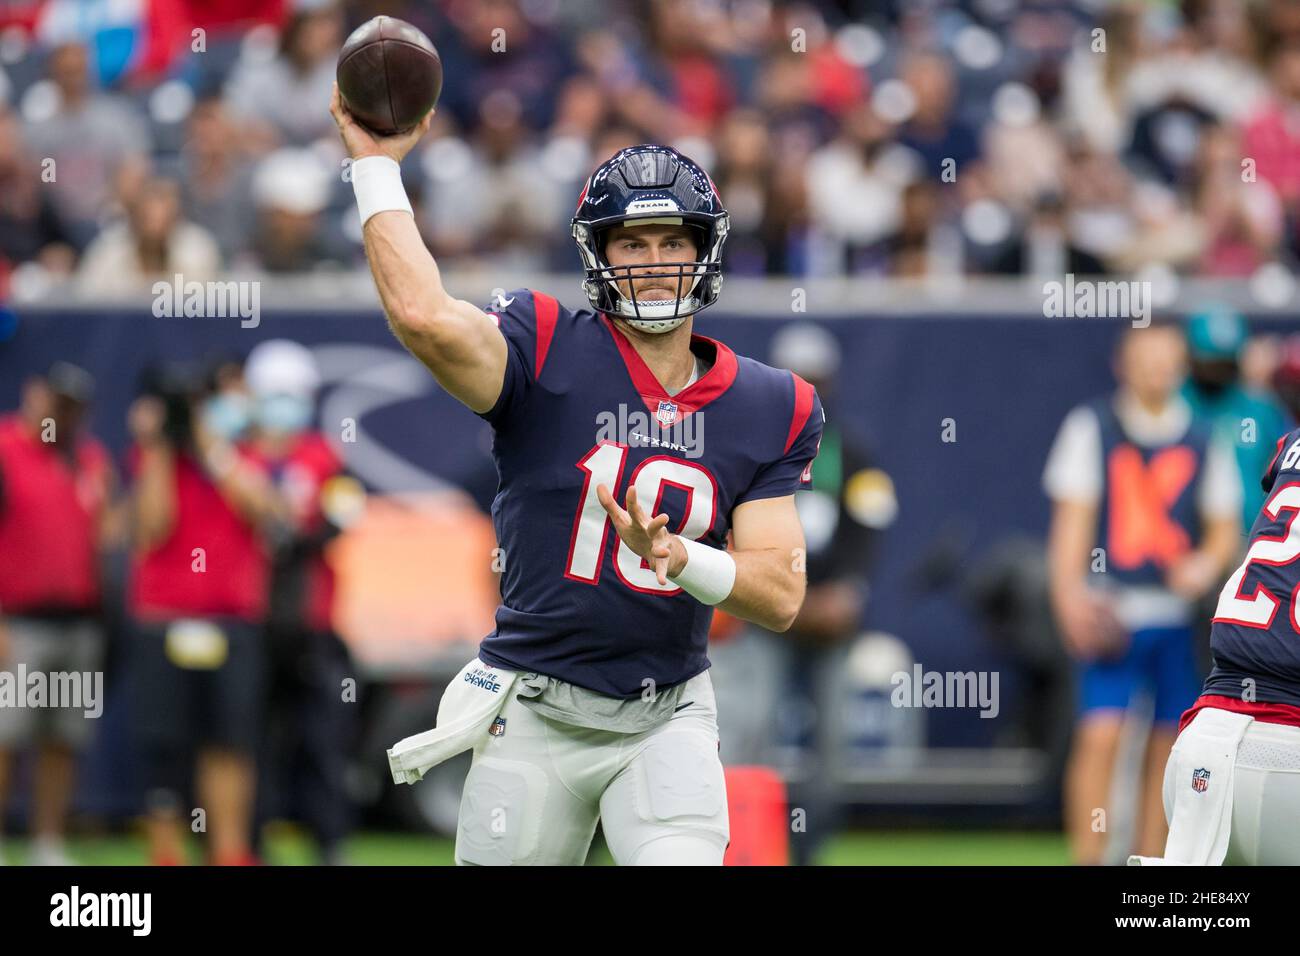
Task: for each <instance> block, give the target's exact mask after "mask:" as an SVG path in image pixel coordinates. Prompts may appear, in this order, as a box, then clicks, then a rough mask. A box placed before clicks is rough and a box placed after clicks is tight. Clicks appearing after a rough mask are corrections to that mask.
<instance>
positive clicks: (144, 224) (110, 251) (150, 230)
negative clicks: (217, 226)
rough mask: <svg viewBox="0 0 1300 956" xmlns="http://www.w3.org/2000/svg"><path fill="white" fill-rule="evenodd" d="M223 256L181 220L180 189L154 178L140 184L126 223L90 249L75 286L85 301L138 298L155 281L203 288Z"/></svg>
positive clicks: (207, 236)
mask: <svg viewBox="0 0 1300 956" xmlns="http://www.w3.org/2000/svg"><path fill="white" fill-rule="evenodd" d="M220 267H221V253H220V250H218V248H217V244H216V241H215V240H214V239H213V238H212V236H211V234H210V233H209V232H208V231H207V230H206V229H204V228H203V227H202V226H199V225H196V224H195V223H192V222H187V221H185V220H184V219H182V218H181V200H180V186H179V184H178V183H176V181H175V180H171V179H163V178H161V177H155V178H152V179H148V180H146V181H145V182H144V183H142V184H141V185H140V187H139V189H138V191H137V192H136V193H135V195H134V196H132V198H131V200H130V202H129V203H128V206H127V216H126V220H125V221H124V222H120V223H118V224H117V225H113V226H109V227H108V228H107V229H105V230H104V231H103V232H102V233H100V235H99V238H97V239H96V240H95V241H94V242H92V243H91V244H90V248H89V249H87V250H86V255H85V257H84V258H83V259H82V261H81V267H80V269H79V270H78V273H77V281H78V283H79V285H80V286H81V289H82V290H83V291H84V292H85V293H86V294H88V295H121V294H124V293H130V292H138V291H140V290H141V289H142V288H145V287H147V286H148V285H149V283H151V282H153V281H154V280H157V279H163V280H166V281H168V282H170V281H172V276H174V275H176V274H177V273H179V274H181V275H183V276H184V277H185V281H187V282H189V281H197V282H206V281H208V280H209V279H213V278H215V277H216V275H217V273H218V271H219V269H220Z"/></svg>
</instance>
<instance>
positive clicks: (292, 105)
mask: <svg viewBox="0 0 1300 956" xmlns="http://www.w3.org/2000/svg"><path fill="white" fill-rule="evenodd" d="M343 40H344V37H343V18H342V15H341V13H340V12H339V9H338V7H337V5H336V4H334V3H333V2H330V0H324V2H319V3H315V4H310V5H307V4H303V5H299V7H298V9H297V10H296V11H295V12H294V14H293V16H291V17H290V18H289V22H288V23H287V24H286V25H285V27H284V31H283V32H282V33H281V34H280V39H279V49H278V50H276V51H274V52H273V51H272V50H270V49H268V48H267V47H266V46H264V45H260V44H259V45H256V46H250V45H248V44H246V45H245V49H244V53H243V56H242V57H241V58H240V60H239V62H238V63H236V64H235V68H234V70H233V72H232V73H231V76H230V81H229V83H228V84H227V86H226V99H227V101H228V102H229V104H230V109H231V112H232V113H233V115H234V116H235V117H236V119H237V120H238V121H239V122H241V123H242V124H243V126H244V130H243V135H244V136H248V137H251V138H252V140H253V142H254V143H256V144H257V145H258V146H260V147H261V148H262V149H269V148H272V147H274V146H275V145H277V144H280V143H284V144H287V145H293V146H304V145H306V144H308V143H310V142H311V141H312V140H314V139H317V138H319V137H329V136H332V135H333V133H334V120H333V119H332V118H331V117H330V115H329V109H328V107H329V101H330V91H331V90H332V89H333V86H334V71H335V68H336V66H337V63H338V55H339V48H340V47H341V46H342V45H343Z"/></svg>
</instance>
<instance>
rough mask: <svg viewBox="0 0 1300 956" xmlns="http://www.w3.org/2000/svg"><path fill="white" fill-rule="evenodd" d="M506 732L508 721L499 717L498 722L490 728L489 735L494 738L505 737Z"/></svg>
mask: <svg viewBox="0 0 1300 956" xmlns="http://www.w3.org/2000/svg"><path fill="white" fill-rule="evenodd" d="M505 732H506V719H505V718H504V717H498V718H497V719H496V720H494V721H492V726H491V727H489V728H488V733H490V734H491V735H492V736H493V737H503V736H505Z"/></svg>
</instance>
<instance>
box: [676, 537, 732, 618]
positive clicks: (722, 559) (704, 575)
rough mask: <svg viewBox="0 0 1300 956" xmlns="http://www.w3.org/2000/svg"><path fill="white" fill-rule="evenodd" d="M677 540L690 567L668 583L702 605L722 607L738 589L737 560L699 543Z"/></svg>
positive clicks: (687, 566)
mask: <svg viewBox="0 0 1300 956" xmlns="http://www.w3.org/2000/svg"><path fill="white" fill-rule="evenodd" d="M677 540H679V541H680V542H681V543H682V547H684V548H685V549H686V567H684V568H682V570H681V573H680V574H678V575H677V577H675V578H673V577H670V578H669V579H668V580H669V581H672V582H673V583H674V584H676V585H677V586H678V587H680V588H681V589H682V590H683V591H685V592H686V593H687V594H689V595H690V596H691V597H693V598H695V599H696V600H697V601H699V602H700V603H701V604H710V605H712V604H721V603H722V602H723V601H725V600H726V599H727V598H728V597H729V596H730V595H731V589H732V588H733V587H735V586H736V559H735V558H733V557H732V556H731V555H729V554H727V552H725V551H722V550H720V549H718V548H711V547H709V546H708V545H707V544H700V542H698V541H690V540H688V539H687V538H678V539H677Z"/></svg>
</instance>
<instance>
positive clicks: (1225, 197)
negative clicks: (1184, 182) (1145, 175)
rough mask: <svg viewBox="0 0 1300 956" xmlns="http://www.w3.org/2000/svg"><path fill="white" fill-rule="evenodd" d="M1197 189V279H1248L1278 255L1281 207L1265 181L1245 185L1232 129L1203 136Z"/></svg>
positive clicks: (1210, 130)
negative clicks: (1200, 226)
mask: <svg viewBox="0 0 1300 956" xmlns="http://www.w3.org/2000/svg"><path fill="white" fill-rule="evenodd" d="M1193 189H1194V190H1195V192H1194V200H1193V201H1194V202H1195V205H1196V211H1197V213H1198V215H1199V217H1200V218H1201V220H1202V222H1203V223H1204V231H1205V248H1204V252H1203V253H1202V255H1201V260H1200V265H1199V267H1198V270H1197V271H1198V273H1199V274H1201V275H1205V276H1224V277H1236V278H1247V277H1249V276H1250V275H1252V274H1253V273H1254V272H1255V270H1256V269H1258V268H1259V267H1260V266H1261V265H1263V264H1264V263H1265V262H1268V261H1270V260H1271V259H1273V258H1274V257H1275V256H1276V255H1277V250H1278V246H1279V244H1280V242H1281V239H1282V234H1283V228H1284V222H1283V210H1282V206H1281V203H1279V202H1278V198H1277V194H1276V193H1274V192H1273V188H1272V187H1271V186H1270V185H1269V184H1268V182H1267V181H1264V180H1256V181H1253V182H1243V180H1242V165H1241V144H1240V142H1239V137H1238V135H1237V133H1236V131H1235V130H1234V129H1232V128H1231V127H1227V126H1220V127H1214V128H1212V129H1208V130H1206V131H1205V132H1204V135H1203V136H1202V137H1201V146H1200V155H1199V156H1198V160H1197V168H1196V177H1195V185H1194V186H1193Z"/></svg>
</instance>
